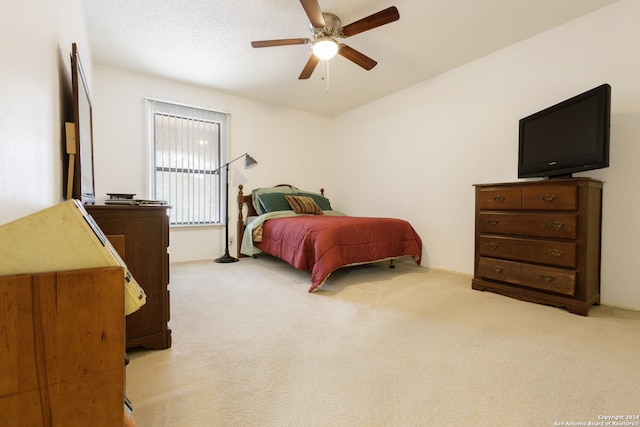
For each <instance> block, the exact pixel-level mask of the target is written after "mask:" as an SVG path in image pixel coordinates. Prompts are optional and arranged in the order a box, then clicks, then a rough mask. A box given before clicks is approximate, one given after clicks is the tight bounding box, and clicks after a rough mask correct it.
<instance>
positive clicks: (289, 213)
mask: <svg viewBox="0 0 640 427" xmlns="http://www.w3.org/2000/svg"><path fill="white" fill-rule="evenodd" d="M238 209H239V214H238V234H237V236H238V238H239V239H240V238H241V239H242V240H241V244H239V245H238V257H242V256H255V255H257V254H259V253H261V252H265V253H267V254H270V255H272V256H274V257H277V258H279V259H282V260H284V261H286V262H287V263H289V264H291V265H292V266H293V267H295V268H297V269H299V270H305V271H309V272H311V287H310V288H309V292H314V291H316V290H317V289H318V288H319V287H320V286H322V284H323V283H324V282H325V280H326V279H327V277H329V275H330V274H331V273H332V272H334V271H336V270H337V269H339V268H342V267H346V266H352V265H358V264H368V263H372V262H377V261H383V260H391V261H393V260H394V259H396V258H401V257H407V256H410V257H412V258H413V260H414V261H415V262H416V264H420V260H421V258H422V241H421V239H420V236H418V234H417V233H416V232H415V230H414V229H413V227H412V226H411V225H410V224H409V223H408V222H407V221H404V220H401V219H397V218H373V217H354V216H349V215H345V214H343V213H341V212H339V211H337V210H334V209H333V208H332V206H331V202H330V201H329V199H328V198H326V197H325V196H324V190H320V193H314V192H309V191H303V190H300V189H298V188H296V187H294V186H291V185H284V184H283V185H277V186H274V187H265V188H258V189H255V190H253V191H251V193H250V194H246V195H245V194H244V193H243V186H242V185H240V186H239V191H238ZM245 211H246V221H245V216H244V214H243V213H244V212H245Z"/></svg>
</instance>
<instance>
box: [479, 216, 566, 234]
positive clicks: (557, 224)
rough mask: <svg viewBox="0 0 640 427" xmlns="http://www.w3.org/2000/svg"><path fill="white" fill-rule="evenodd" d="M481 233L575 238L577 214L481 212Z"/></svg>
mask: <svg viewBox="0 0 640 427" xmlns="http://www.w3.org/2000/svg"><path fill="white" fill-rule="evenodd" d="M478 219H479V223H478V225H479V231H480V233H484V234H486V233H492V234H515V235H520V236H537V237H553V238H558V239H575V238H576V235H577V233H576V230H577V223H578V218H577V216H576V215H572V214H566V215H553V214H537V215H530V214H518V213H514V214H511V213H502V212H493V213H489V212H481V213H480V214H479V215H478Z"/></svg>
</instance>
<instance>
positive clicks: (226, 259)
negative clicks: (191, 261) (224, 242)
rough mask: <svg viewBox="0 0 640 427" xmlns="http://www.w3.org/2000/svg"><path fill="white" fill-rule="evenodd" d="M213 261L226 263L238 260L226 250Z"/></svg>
mask: <svg viewBox="0 0 640 427" xmlns="http://www.w3.org/2000/svg"><path fill="white" fill-rule="evenodd" d="M213 261H214V262H220V263H223V264H226V263H230V262H238V258H234V257H232V256H231V255H229V253H228V252H226V253H225V254H224V255H222V256H221V257H220V258H216V259H214V260H213Z"/></svg>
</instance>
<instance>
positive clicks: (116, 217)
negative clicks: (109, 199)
mask: <svg viewBox="0 0 640 427" xmlns="http://www.w3.org/2000/svg"><path fill="white" fill-rule="evenodd" d="M85 208H86V210H87V212H89V214H90V215H91V216H92V217H93V218H94V219H95V221H96V223H97V224H98V226H99V227H100V229H101V230H102V231H103V232H104V233H105V234H107V235H123V236H124V246H125V249H124V261H125V263H126V264H127V267H129V270H130V271H131V274H132V275H133V277H135V279H136V280H137V281H138V283H139V284H140V286H141V287H142V288H143V289H144V291H145V293H146V294H147V303H146V304H145V305H144V306H143V307H142V308H141V309H140V310H138V311H137V312H135V313H133V314H130V315H129V316H127V319H126V337H127V341H126V345H127V348H133V347H145V348H150V349H156V350H158V349H165V348H169V347H171V328H170V326H169V319H170V311H169V289H168V287H169V254H168V252H167V249H168V247H169V217H168V216H167V209H168V207H166V206H128V205H124V206H120V205H108V206H101V205H88V206H85Z"/></svg>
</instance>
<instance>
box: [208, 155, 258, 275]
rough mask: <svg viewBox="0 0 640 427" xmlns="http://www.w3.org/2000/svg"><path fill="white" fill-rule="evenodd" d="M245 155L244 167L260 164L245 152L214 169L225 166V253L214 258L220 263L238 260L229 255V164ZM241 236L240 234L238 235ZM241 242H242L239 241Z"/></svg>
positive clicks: (217, 170)
mask: <svg viewBox="0 0 640 427" xmlns="http://www.w3.org/2000/svg"><path fill="white" fill-rule="evenodd" d="M243 157H244V168H245V169H249V168H251V167H254V166H256V165H257V164H258V162H256V161H255V159H254V158H253V157H251V156H250V155H249V154H248V153H244V154H243V155H242V156H240V157H236V158H235V159H233V160H231V161H230V162H227V163H225V164H224V165H222V166H220V167H219V168H218V169H216V170H215V171H213V172H214V173H216V172H220V170H221V169H222V168H225V204H224V255H222V256H221V257H220V258H216V259H214V261H215V262H219V263H231V262H236V261H238V258H235V257H232V256H231V255H229V165H230V164H231V163H233V162H235V161H236V160H240V159H241V158H243ZM238 238H240V236H238ZM238 244H240V243H238Z"/></svg>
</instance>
